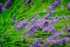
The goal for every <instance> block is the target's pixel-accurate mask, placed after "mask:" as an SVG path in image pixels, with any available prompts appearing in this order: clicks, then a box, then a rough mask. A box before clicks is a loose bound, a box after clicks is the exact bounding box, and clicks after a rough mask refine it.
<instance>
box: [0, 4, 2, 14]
mask: <svg viewBox="0 0 70 47" xmlns="http://www.w3.org/2000/svg"><path fill="white" fill-rule="evenodd" d="M0 13H2V4H1V3H0Z"/></svg>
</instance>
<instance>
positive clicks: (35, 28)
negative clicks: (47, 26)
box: [30, 25, 40, 32]
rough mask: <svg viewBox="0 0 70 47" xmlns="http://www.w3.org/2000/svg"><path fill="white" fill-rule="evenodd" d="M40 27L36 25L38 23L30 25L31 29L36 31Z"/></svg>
mask: <svg viewBox="0 0 70 47" xmlns="http://www.w3.org/2000/svg"><path fill="white" fill-rule="evenodd" d="M39 29H40V28H39V27H38V26H36V25H32V26H31V27H30V31H32V32H36V31H38V30H39Z"/></svg>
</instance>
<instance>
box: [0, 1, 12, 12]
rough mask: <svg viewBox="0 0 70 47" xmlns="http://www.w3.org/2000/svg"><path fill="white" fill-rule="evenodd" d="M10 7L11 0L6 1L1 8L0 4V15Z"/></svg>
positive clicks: (0, 4)
mask: <svg viewBox="0 0 70 47" xmlns="http://www.w3.org/2000/svg"><path fill="white" fill-rule="evenodd" d="M11 5H12V0H8V1H7V2H6V3H5V5H4V6H3V4H2V3H0V13H2V12H5V11H6V9H8V8H10V7H11Z"/></svg>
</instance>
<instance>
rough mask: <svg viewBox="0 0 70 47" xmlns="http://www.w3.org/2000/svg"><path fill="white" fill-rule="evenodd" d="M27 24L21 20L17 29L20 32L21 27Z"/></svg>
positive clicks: (26, 21)
mask: <svg viewBox="0 0 70 47" xmlns="http://www.w3.org/2000/svg"><path fill="white" fill-rule="evenodd" d="M27 24H28V20H22V21H20V22H19V23H18V24H17V29H18V30H21V29H22V28H23V27H25V26H26V25H27Z"/></svg>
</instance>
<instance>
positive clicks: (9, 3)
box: [4, 0, 12, 9]
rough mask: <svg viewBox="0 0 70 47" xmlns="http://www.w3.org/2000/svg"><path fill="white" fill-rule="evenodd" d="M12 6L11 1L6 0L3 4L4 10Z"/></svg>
mask: <svg viewBox="0 0 70 47" xmlns="http://www.w3.org/2000/svg"><path fill="white" fill-rule="evenodd" d="M11 5H12V0H8V1H7V3H6V4H5V6H4V8H6V9H7V8H10V7H11Z"/></svg>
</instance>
